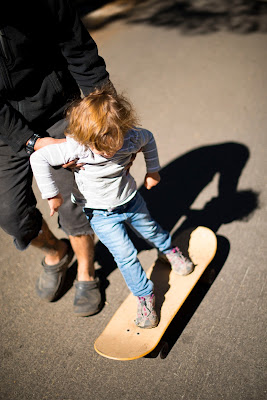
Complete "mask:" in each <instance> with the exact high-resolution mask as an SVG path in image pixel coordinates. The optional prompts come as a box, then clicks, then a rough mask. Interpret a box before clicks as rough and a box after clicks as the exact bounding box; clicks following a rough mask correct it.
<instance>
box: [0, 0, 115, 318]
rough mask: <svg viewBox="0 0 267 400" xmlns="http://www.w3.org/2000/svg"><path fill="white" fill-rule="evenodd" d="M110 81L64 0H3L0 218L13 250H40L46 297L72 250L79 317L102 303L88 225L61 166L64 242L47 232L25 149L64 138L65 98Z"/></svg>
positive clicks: (55, 290) (56, 288)
mask: <svg viewBox="0 0 267 400" xmlns="http://www.w3.org/2000/svg"><path fill="white" fill-rule="evenodd" d="M108 80H109V74H108V72H107V70H106V66H105V62H104V60H103V59H102V58H101V57H100V56H99V55H98V49H97V46H96V44H95V42H94V41H93V39H92V37H91V36H90V35H89V33H88V32H87V30H86V29H85V28H84V26H83V24H82V23H81V21H80V19H79V17H78V16H77V13H76V10H75V8H74V7H73V5H72V4H71V2H70V0H39V1H36V0H28V1H27V2H24V1H17V0H9V1H8V2H7V3H6V4H5V7H4V9H3V10H2V11H1V15H0V202H1V209H0V225H1V227H2V228H3V229H4V230H5V231H6V232H7V233H8V234H9V235H11V236H13V238H14V244H15V246H16V248H17V249H19V250H25V249H26V248H27V247H28V246H29V245H32V246H35V247H38V248H39V249H41V250H42V251H43V252H44V253H45V257H44V259H43V260H42V266H43V270H42V273H41V275H40V277H39V279H38V280H37V283H36V290H37V294H38V295H39V297H41V298H42V299H45V300H47V301H53V300H55V299H56V298H57V297H58V295H59V292H60V290H61V288H62V285H63V282H64V278H65V275H66V270H67V268H68V265H69V263H70V261H71V260H72V257H73V250H74V252H75V254H76V257H77V263H78V268H77V279H76V281H75V284H74V285H75V297H74V313H75V314H76V315H78V316H88V315H92V314H95V313H96V312H97V311H98V310H99V309H100V307H101V296H100V291H99V281H98V279H96V278H95V271H94V241H93V234H92V230H91V227H90V225H89V223H88V221H87V219H86V217H85V215H84V214H83V212H82V209H81V208H80V207H79V206H77V205H75V204H73V203H72V202H71V196H70V194H71V190H72V186H73V174H72V172H71V171H70V170H68V169H64V168H59V169H54V172H53V173H54V179H55V180H56V181H57V183H58V185H59V186H60V191H61V193H62V194H63V197H64V205H63V206H62V207H61V209H60V211H59V226H60V227H61V228H62V230H63V231H64V232H65V233H66V234H67V235H68V237H69V240H70V241H68V240H66V239H65V240H64V239H63V240H62V239H58V238H56V237H55V236H54V235H53V233H52V232H51V230H50V229H49V227H48V225H47V223H46V222H45V220H44V219H43V217H42V215H41V213H40V211H39V210H38V209H37V208H36V199H35V196H34V193H33V190H32V172H31V168H30V164H29V156H30V154H31V153H32V152H33V151H35V150H38V149H39V148H41V147H43V146H45V145H47V144H52V143H53V142H55V141H56V140H59V139H61V140H64V139H63V138H64V129H65V119H64V112H65V110H66V108H67V107H68V104H69V103H70V102H71V101H72V100H73V99H74V98H77V97H79V96H81V94H83V95H87V94H89V93H91V92H92V91H93V90H94V89H95V88H96V87H100V86H101V85H103V84H104V83H106V82H107V81H108ZM70 244H71V245H70ZM72 249H73V250H72Z"/></svg>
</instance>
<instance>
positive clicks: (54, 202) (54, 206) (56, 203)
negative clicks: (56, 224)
mask: <svg viewBox="0 0 267 400" xmlns="http://www.w3.org/2000/svg"><path fill="white" fill-rule="evenodd" d="M47 200H48V205H49V208H50V217H52V216H53V215H54V214H55V212H56V211H58V209H59V207H60V206H61V205H62V204H63V201H64V200H63V197H62V196H61V194H60V193H58V194H57V195H56V196H55V197H51V199H47Z"/></svg>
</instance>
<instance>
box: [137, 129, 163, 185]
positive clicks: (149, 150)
mask: <svg viewBox="0 0 267 400" xmlns="http://www.w3.org/2000/svg"><path fill="white" fill-rule="evenodd" d="M140 135H141V137H140V139H141V143H142V148H141V151H142V152H143V153H144V157H145V162H146V169H147V174H146V176H145V181H144V185H145V187H146V188H147V189H148V190H149V189H151V188H152V187H154V186H156V185H157V184H158V183H159V182H160V174H159V172H158V171H159V170H160V164H159V157H158V151H157V145H156V142H155V139H154V136H153V134H152V132H150V131H148V130H146V129H143V130H142V131H141V132H140Z"/></svg>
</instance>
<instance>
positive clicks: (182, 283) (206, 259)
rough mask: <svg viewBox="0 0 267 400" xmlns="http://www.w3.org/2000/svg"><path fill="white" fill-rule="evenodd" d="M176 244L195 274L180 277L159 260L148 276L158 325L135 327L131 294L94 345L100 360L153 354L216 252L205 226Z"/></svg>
mask: <svg viewBox="0 0 267 400" xmlns="http://www.w3.org/2000/svg"><path fill="white" fill-rule="evenodd" d="M174 243H175V244H177V246H178V247H179V248H180V249H181V250H182V252H183V254H184V255H186V256H188V255H189V256H190V258H191V260H192V261H193V263H194V265H195V269H194V271H193V272H192V273H191V274H189V275H187V276H179V275H177V274H175V273H174V272H173V271H172V270H171V268H170V265H169V264H168V263H164V262H162V261H159V260H157V261H156V262H155V264H154V265H152V267H151V268H149V270H148V271H147V276H148V277H149V278H150V279H151V280H152V281H153V283H154V293H155V296H156V310H157V313H158V316H159V320H160V322H159V325H158V326H157V327H156V328H152V329H142V328H138V327H137V326H136V325H135V323H134V319H135V318H136V310H137V300H136V298H135V297H134V296H133V295H132V294H129V296H128V297H127V298H126V299H125V301H124V302H123V303H122V305H121V306H120V307H119V308H118V310H117V311H116V313H115V314H114V316H113V317H112V319H111V320H110V322H109V323H108V325H107V326H106V328H105V329H104V331H103V332H102V333H101V335H100V336H99V337H98V338H97V340H96V341H95V345H94V348H95V350H96V352H97V353H99V354H100V355H101V356H103V357H107V358H111V359H114V360H134V359H136V358H141V357H144V356H145V355H147V354H149V353H150V352H151V351H152V350H154V349H155V347H156V346H157V345H158V344H159V342H160V340H161V338H162V336H163V334H164V332H165V331H166V329H167V328H168V326H169V324H170V323H171V321H172V319H173V318H174V316H175V315H176V313H177V312H178V310H179V309H180V307H181V306H182V305H183V303H184V301H185V300H186V298H187V297H188V295H189V294H190V292H191V291H192V289H193V288H194V286H195V285H196V283H197V281H198V280H199V278H200V277H201V275H202V274H203V272H204V271H205V269H206V267H207V266H208V265H209V263H210V262H211V261H212V259H213V257H214V256H215V253H216V249H217V239H216V235H215V234H214V233H213V232H212V231H211V230H210V229H208V228H205V227H202V226H199V227H198V228H196V229H195V230H193V231H192V230H191V231H190V232H189V231H185V232H182V233H181V235H179V236H178V237H177V238H176V239H175V240H174Z"/></svg>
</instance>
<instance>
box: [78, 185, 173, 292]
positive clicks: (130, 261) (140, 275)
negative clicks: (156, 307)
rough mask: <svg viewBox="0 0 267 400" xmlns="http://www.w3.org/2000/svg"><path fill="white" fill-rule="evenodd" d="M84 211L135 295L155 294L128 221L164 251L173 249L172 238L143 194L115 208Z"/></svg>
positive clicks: (154, 245)
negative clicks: (149, 207) (157, 220)
mask: <svg viewBox="0 0 267 400" xmlns="http://www.w3.org/2000/svg"><path fill="white" fill-rule="evenodd" d="M84 212H85V214H86V216H87V218H88V219H89V221H90V223H91V227H92V228H93V230H94V231H95V233H96V234H97V236H98V238H99V240H100V241H101V242H102V243H103V244H104V245H105V246H106V247H107V248H108V249H109V251H110V252H111V254H112V255H113V257H114V259H115V261H116V263H117V265H118V267H119V269H120V271H121V273H122V275H123V277H124V279H125V282H126V284H127V286H128V288H129V289H130V290H131V292H132V293H133V294H134V296H147V295H149V294H151V293H152V291H153V283H152V282H151V281H150V280H149V279H147V277H146V273H145V271H144V270H143V268H142V266H141V264H140V262H139V260H138V258H137V250H136V248H135V247H134V245H133V243H132V241H131V240H130V238H129V236H128V234H127V231H126V227H125V224H127V225H129V226H130V227H131V228H132V229H133V230H134V231H135V232H136V233H137V234H138V236H141V237H143V238H144V239H145V240H146V241H147V242H148V243H150V244H151V245H152V246H153V247H156V248H157V249H159V250H160V251H161V252H163V253H166V252H167V251H169V250H170V249H171V237H170V234H169V233H168V232H167V231H164V230H163V229H162V228H161V227H160V225H159V224H158V223H157V222H156V221H154V220H153V219H152V218H151V216H150V214H149V211H148V209H147V206H146V204H145V201H144V199H143V198H142V196H141V195H140V193H138V192H137V194H136V195H135V197H134V198H133V199H132V200H130V201H129V202H128V203H126V204H123V205H122V206H119V207H116V208H115V209H113V210H112V211H108V210H97V209H91V208H85V209H84Z"/></svg>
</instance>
